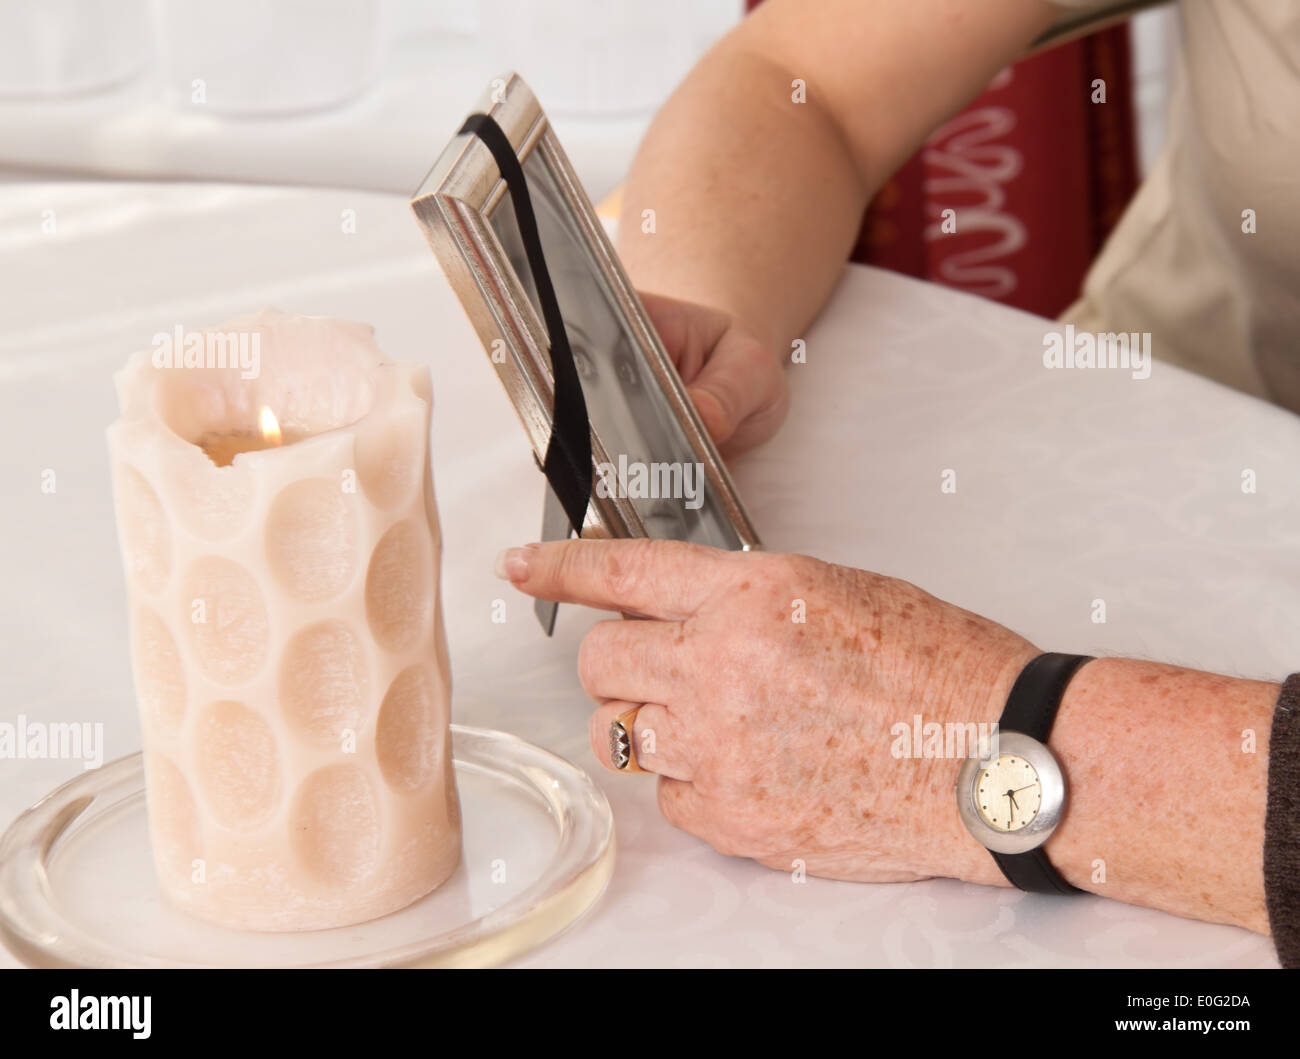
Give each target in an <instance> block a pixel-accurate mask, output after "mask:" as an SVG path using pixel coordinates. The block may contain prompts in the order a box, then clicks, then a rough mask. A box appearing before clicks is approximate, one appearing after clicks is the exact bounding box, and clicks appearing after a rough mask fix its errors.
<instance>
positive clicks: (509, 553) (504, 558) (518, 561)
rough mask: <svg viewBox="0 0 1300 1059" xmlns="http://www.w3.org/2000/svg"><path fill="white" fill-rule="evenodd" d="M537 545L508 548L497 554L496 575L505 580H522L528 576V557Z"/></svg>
mask: <svg viewBox="0 0 1300 1059" xmlns="http://www.w3.org/2000/svg"><path fill="white" fill-rule="evenodd" d="M536 547H537V545H535V544H530V545H528V546H527V547H526V548H507V549H506V550H505V551H503V552H502V553H501V554H500V555H498V556H497V565H496V575H497V577H499V578H501V579H502V580H503V581H522V580H523V579H524V578H526V577H527V576H528V558H529V555H530V554H531V553H532V552H533V551H534V550H535V549H536Z"/></svg>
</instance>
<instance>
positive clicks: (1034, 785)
mask: <svg viewBox="0 0 1300 1059" xmlns="http://www.w3.org/2000/svg"><path fill="white" fill-rule="evenodd" d="M1037 786H1038V784H1037V783H1026V784H1025V785H1024V786H1023V787H1017V788H1016V789H1015V790H1014V791H1012V792H1011V793H1012V794H1019V793H1020V792H1021V791H1027V790H1029V788H1030V787H1037Z"/></svg>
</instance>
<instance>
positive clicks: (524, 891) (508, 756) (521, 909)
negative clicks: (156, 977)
mask: <svg viewBox="0 0 1300 1059" xmlns="http://www.w3.org/2000/svg"><path fill="white" fill-rule="evenodd" d="M452 742H453V753H454V757H455V765H456V785H457V787H458V788H459V791H460V802H461V813H462V818H463V822H464V828H463V831H464V847H463V852H462V857H461V863H460V866H459V867H458V868H457V869H456V871H455V873H454V874H453V875H452V876H451V878H450V879H448V880H447V882H445V883H444V884H443V885H442V886H440V887H439V888H438V889H436V890H435V891H433V893H431V894H429V895H427V896H426V897H423V898H421V899H420V900H419V901H416V902H415V903H414V904H412V905H410V906H408V907H407V908H404V909H402V910H401V911H399V912H394V913H393V914H391V915H388V916H384V917H383V918H381V919H376V920H372V921H371V922H368V923H358V924H355V925H353V926H348V927H339V928H337V929H334V930H321V931H306V932H301V933H284V934H270V933H256V932H249V931H239V930H231V929H228V928H224V927H219V926H215V925H213V924H210V923H206V922H204V921H202V920H199V919H195V918H193V917H191V916H188V915H186V914H185V913H184V912H182V911H180V910H178V909H176V908H174V907H172V906H171V905H170V904H168V903H166V902H165V901H163V899H162V897H161V895H160V893H159V889H158V882H157V878H156V876H155V874H154V867H153V857H152V854H151V852H150V847H149V832H148V823H147V819H146V816H145V795H144V767H143V764H142V761H141V756H140V755H139V754H132V755H130V756H129V757H124V758H120V759H119V760H117V761H114V762H112V763H110V764H108V765H105V766H103V767H102V768H99V769H96V770H93V771H90V772H86V773H85V774H84V775H81V776H78V777H77V778H76V779H74V780H72V781H70V782H68V783H65V784H64V785H63V786H61V787H58V788H56V789H55V790H53V791H51V792H50V793H49V794H47V795H46V796H45V797H44V798H42V799H41V800H40V801H39V802H37V803H36V805H34V806H33V807H32V808H31V809H29V810H27V811H26V812H25V813H23V814H22V815H21V816H19V817H18V818H17V819H16V820H15V821H14V822H13V824H12V825H11V826H10V828H9V830H8V831H7V832H5V834H4V836H3V838H0V936H2V937H3V940H4V943H5V945H7V946H8V948H9V949H10V951H11V952H13V953H14V955H15V956H17V957H18V958H19V959H20V960H22V961H23V962H24V963H26V964H28V965H31V966H37V967H198V966H205V967H391V966H414V967H482V966H493V965H497V964H501V963H504V962H505V961H507V960H510V959H513V958H514V957H516V956H519V955H521V954H523V953H525V952H527V951H528V950H530V949H532V948H535V947H536V946H537V945H539V944H541V943H542V942H543V941H545V940H546V939H548V938H550V937H553V936H554V935H555V934H557V933H559V932H560V931H561V930H563V929H565V928H566V927H568V926H569V925H570V924H572V923H573V922H575V921H576V920H577V919H578V918H579V917H581V916H582V914H583V913H584V912H585V911H586V910H587V909H588V908H590V907H591V905H592V904H594V903H595V901H596V899H597V898H598V897H599V896H600V894H601V893H602V891H603V890H604V888H605V884H606V882H607V881H608V880H609V876H610V872H611V871H612V869H613V865H614V821H613V817H612V815H611V814H610V809H609V803H608V802H607V801H606V800H605V796H604V795H603V794H602V793H601V792H600V790H599V789H598V788H597V787H596V786H595V784H593V783H592V782H591V780H590V779H589V778H588V777H587V775H586V774H585V773H584V772H582V771H581V770H580V769H577V768H575V767H574V766H573V765H570V764H569V763H568V762H567V761H565V760H563V759H562V758H559V757H556V756H555V755H554V754H551V753H548V752H547V751H545V750H542V749H540V748H539V747H536V746H533V745H532V744H531V743H526V742H524V741H523V740H521V739H518V738H516V737H515V736H512V735H507V734H506V733H504V732H495V731H489V730H486V729H482V728H464V727H462V726H460V725H452Z"/></svg>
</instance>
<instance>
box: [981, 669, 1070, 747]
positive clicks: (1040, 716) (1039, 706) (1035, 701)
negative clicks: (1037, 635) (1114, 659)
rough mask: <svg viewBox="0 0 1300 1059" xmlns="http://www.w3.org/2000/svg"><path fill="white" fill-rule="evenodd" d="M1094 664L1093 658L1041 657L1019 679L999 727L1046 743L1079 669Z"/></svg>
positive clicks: (1003, 712)
mask: <svg viewBox="0 0 1300 1059" xmlns="http://www.w3.org/2000/svg"><path fill="white" fill-rule="evenodd" d="M1091 661H1092V656H1091V655H1063V654H1054V653H1050V652H1049V653H1048V654H1041V655H1039V656H1038V657H1037V658H1035V659H1034V660H1033V661H1032V662H1030V663H1029V664H1028V665H1027V666H1025V668H1024V669H1022V670H1021V671H1020V676H1018V677H1017V678H1016V682H1015V684H1014V685H1013V686H1012V688H1011V694H1010V695H1008V696H1007V705H1006V708H1005V709H1004V710H1003V711H1002V717H1001V719H1000V720H999V721H998V727H999V728H1000V729H1002V730H1003V731H1005V732H1024V734H1025V735H1027V736H1029V737H1030V738H1031V739H1037V740H1038V741H1039V742H1040V743H1046V742H1047V737H1048V736H1049V735H1051V734H1052V725H1053V723H1055V721H1056V711H1057V710H1059V709H1060V708H1061V697H1062V696H1063V695H1064V694H1065V689H1066V686H1067V685H1068V684H1069V683H1070V680H1071V678H1072V677H1073V676H1074V674H1075V673H1076V672H1077V671H1078V669H1079V667H1080V666H1081V665H1083V664H1084V663H1085V662H1091Z"/></svg>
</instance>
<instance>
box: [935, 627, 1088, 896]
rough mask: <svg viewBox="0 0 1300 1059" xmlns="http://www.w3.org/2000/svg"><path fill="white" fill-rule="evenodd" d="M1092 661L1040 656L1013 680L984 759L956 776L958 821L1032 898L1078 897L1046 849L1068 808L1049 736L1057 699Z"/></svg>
mask: <svg viewBox="0 0 1300 1059" xmlns="http://www.w3.org/2000/svg"><path fill="white" fill-rule="evenodd" d="M1091 661H1092V658H1091V656H1089V655H1066V654H1051V653H1049V654H1041V655H1039V656H1038V657H1037V658H1035V659H1034V660H1033V661H1031V662H1030V663H1029V664H1028V665H1027V666H1025V668H1024V669H1023V670H1021V673H1020V676H1019V677H1017V678H1016V683H1015V686H1014V687H1012V689H1011V694H1010V695H1009V696H1007V705H1006V708H1005V709H1004V710H1003V711H1002V717H1001V719H1000V720H999V721H998V730H997V733H996V736H995V743H994V744H993V745H992V747H991V749H990V750H989V752H988V755H987V757H983V758H981V757H980V756H978V755H976V756H974V757H969V758H967V759H966V760H965V762H963V763H962V767H961V771H960V772H959V773H958V774H957V811H958V813H959V814H960V815H961V819H962V823H963V824H965V825H966V830H967V831H969V832H970V833H971V834H972V835H973V836H974V837H975V840H976V841H977V842H979V843H980V845H982V846H984V848H985V849H987V850H988V851H989V852H990V853H991V854H992V855H993V859H994V860H995V861H997V865H998V867H999V868H1001V869H1002V874H1003V875H1005V876H1006V877H1007V879H1009V880H1010V881H1011V884H1012V885H1013V886H1018V887H1020V889H1022V890H1030V891H1032V892H1034V893H1048V894H1076V893H1080V892H1081V891H1080V890H1078V889H1076V888H1075V887H1073V886H1071V885H1070V884H1069V883H1068V882H1066V881H1065V880H1064V879H1063V878H1061V876H1060V874H1059V873H1058V872H1057V870H1056V869H1055V868H1053V867H1052V862H1051V861H1050V860H1048V859H1047V853H1046V851H1045V850H1044V849H1043V843H1045V842H1046V841H1047V840H1048V839H1049V838H1050V837H1051V836H1052V832H1053V831H1055V830H1056V825H1057V824H1058V823H1060V821H1061V813H1062V812H1063V811H1064V809H1065V776H1064V775H1063V774H1062V772H1061V766H1060V765H1059V764H1058V763H1057V760H1056V756H1055V755H1054V754H1053V753H1052V752H1051V751H1050V750H1049V749H1048V748H1047V737H1048V736H1049V735H1050V734H1051V732H1052V722H1053V721H1055V720H1056V711H1057V709H1058V708H1059V707H1060V705H1061V697H1062V696H1063V695H1064V694H1065V688H1066V686H1067V685H1068V684H1069V683H1070V679H1071V678H1072V677H1073V676H1074V674H1075V673H1076V672H1078V670H1079V667H1080V666H1082V665H1083V664H1084V663H1086V662H1091Z"/></svg>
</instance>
